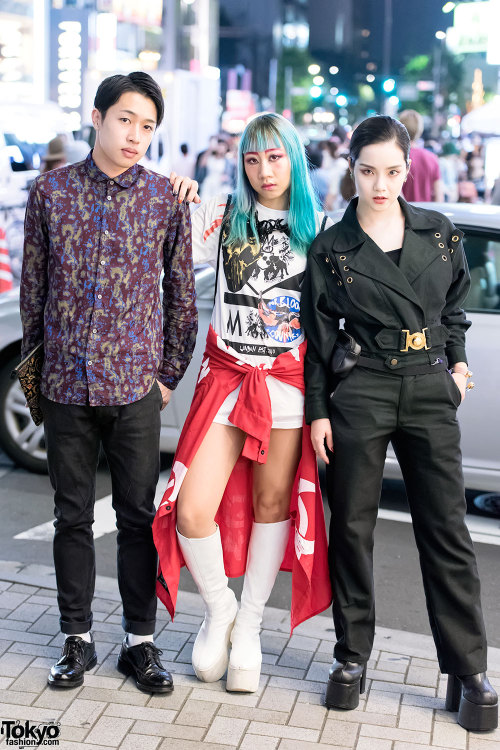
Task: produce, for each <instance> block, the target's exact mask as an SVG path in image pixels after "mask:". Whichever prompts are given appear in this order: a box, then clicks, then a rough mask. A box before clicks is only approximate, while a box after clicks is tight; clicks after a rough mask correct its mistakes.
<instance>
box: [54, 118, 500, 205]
mask: <svg viewBox="0 0 500 750" xmlns="http://www.w3.org/2000/svg"><path fill="white" fill-rule="evenodd" d="M399 119H400V120H401V122H403V124H404V125H405V126H406V128H407V130H408V132H409V134H410V138H411V144H412V145H411V151H410V158H411V168H410V175H409V178H408V180H407V182H406V184H405V186H404V188H403V195H404V197H405V198H406V200H408V201H420V202H429V201H437V202H448V203H455V202H459V203H476V202H487V203H493V204H495V205H500V169H499V177H498V179H497V180H496V182H495V184H494V186H493V188H492V189H488V188H487V186H486V182H485V153H484V152H485V149H484V144H483V143H482V141H481V139H480V138H479V137H476V139H475V140H474V141H462V140H460V139H456V140H451V139H450V140H446V141H443V142H439V141H437V140H433V139H430V138H427V137H426V133H425V131H424V120H423V118H422V116H421V115H420V114H419V113H418V112H417V111H415V110H404V111H403V112H401V113H400V115H399ZM351 133H352V131H350V132H349V131H348V130H346V129H344V128H342V127H340V126H337V127H335V129H334V130H333V131H332V133H331V135H330V136H329V137H328V138H326V139H324V140H312V141H310V142H309V143H308V144H307V146H306V151H307V156H308V159H309V166H310V171H311V178H312V182H313V185H314V188H315V190H316V193H317V196H318V199H319V201H320V203H321V205H322V207H323V208H324V209H325V210H327V211H334V210H336V209H341V208H345V207H346V206H347V204H348V203H349V201H350V199H351V198H352V197H353V195H354V186H353V182H352V180H351V179H350V176H349V170H348V168H347V155H348V151H349V140H350V136H351ZM238 140H239V138H238V136H232V135H228V134H227V133H218V134H217V135H213V136H212V137H211V138H210V141H209V144H208V146H207V148H206V149H204V150H202V151H201V152H199V153H198V154H196V153H193V152H192V151H191V149H190V146H189V144H187V143H182V144H181V146H180V148H179V152H178V154H177V156H176V157H174V159H173V160H172V161H171V163H169V164H162V163H160V165H158V166H159V171H162V172H165V173H167V172H168V173H169V172H170V171H171V170H173V171H174V172H176V173H177V174H179V175H184V176H187V177H190V178H194V179H195V180H197V181H198V183H199V186H200V190H199V192H200V197H201V199H202V201H206V200H207V199H209V198H211V197H214V196H216V195H218V194H220V193H223V192H230V191H231V190H234V188H235V187H236V184H235V181H236V171H237V170H236V154H237V149H238ZM89 148H90V147H89V145H88V143H86V142H85V141H78V140H76V141H71V142H70V141H69V140H68V139H67V138H65V136H63V135H58V136H57V137H56V138H54V139H53V140H52V141H50V143H49V144H48V147H47V151H46V153H45V155H44V156H43V158H42V163H41V166H40V171H41V172H46V171H49V170H50V169H55V168H57V167H61V166H64V165H65V164H71V163H74V162H77V161H80V160H81V159H84V158H85V156H86V155H87V153H88V151H89ZM148 166H151V167H152V168H153V169H155V165H154V164H152V163H149V164H148Z"/></svg>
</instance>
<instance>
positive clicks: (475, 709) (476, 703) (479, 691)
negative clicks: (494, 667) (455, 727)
mask: <svg viewBox="0 0 500 750" xmlns="http://www.w3.org/2000/svg"><path fill="white" fill-rule="evenodd" d="M446 710H447V711H458V723H459V724H460V726H461V727H463V728H464V729H468V730H469V731H471V732H487V731H490V730H492V729H496V728H497V726H498V696H497V694H496V692H495V689H494V688H493V687H492V686H491V684H490V682H489V680H488V678H487V677H486V672H480V673H479V674H471V675H466V676H464V677H459V676H458V675H454V674H450V675H448V687H447V689H446Z"/></svg>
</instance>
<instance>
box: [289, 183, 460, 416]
mask: <svg viewBox="0 0 500 750" xmlns="http://www.w3.org/2000/svg"><path fill="white" fill-rule="evenodd" d="M399 202H400V205H401V209H402V211H403V213H404V216H405V232H404V242H403V247H402V252H401V257H400V262H399V265H396V264H395V263H394V262H393V261H392V260H391V259H390V258H389V257H387V255H386V254H385V253H384V252H383V251H382V250H381V249H380V247H379V246H378V245H377V244H376V243H375V242H374V241H373V240H372V239H371V238H370V237H369V236H368V235H367V234H366V233H365V232H364V231H363V230H362V229H361V227H360V225H359V222H358V220H357V216H356V207H357V198H354V199H353V200H352V201H351V203H350V204H349V206H348V207H347V209H346V211H345V214H344V216H343V218H342V219H341V220H340V221H339V222H338V223H337V224H334V225H333V226H332V227H330V228H329V229H327V230H326V231H324V232H322V233H321V234H319V235H318V236H317V238H316V239H315V241H314V242H313V244H312V246H311V249H310V251H309V257H308V264H307V270H306V274H305V278H304V284H303V290H302V298H301V321H302V324H303V325H304V328H305V332H306V336H307V339H308V349H307V356H306V362H305V378H306V420H307V422H311V421H312V420H314V419H319V418H323V417H328V396H329V392H330V390H331V387H330V376H329V373H328V363H329V361H330V357H331V353H332V350H333V347H334V344H335V341H336V338H337V332H338V330H339V322H340V321H341V320H342V319H344V328H345V329H346V331H347V332H348V333H350V334H351V335H352V336H354V338H355V339H356V341H357V342H358V343H359V344H360V345H361V349H362V355H363V356H367V357H371V358H375V359H378V360H379V361H380V362H382V363H384V367H385V368H386V369H387V372H391V371H393V372H398V371H399V372H400V373H401V374H402V373H404V372H408V368H409V367H410V368H411V367H412V366H415V365H425V364H427V365H432V364H434V363H436V362H437V361H439V360H443V361H446V360H447V362H448V366H450V367H451V366H452V365H453V364H455V363H456V362H466V361H467V360H466V354H465V332H466V330H467V328H468V327H469V326H470V322H469V321H467V320H466V317H465V313H464V311H463V309H462V307H461V306H462V304H463V302H464V299H465V297H466V295H467V292H468V289H469V284H470V279H469V272H468V268H467V261H466V258H465V253H464V249H463V244H462V237H463V233H462V232H461V231H460V230H458V229H456V227H455V226H454V225H453V224H452V222H451V221H450V220H449V219H448V218H447V217H446V216H444V215H443V214H440V213H438V212H437V211H432V210H429V209H424V208H417V207H416V206H411V205H409V204H408V203H406V201H404V200H403V199H402V198H400V199H399ZM406 331H408V332H409V333H408V334H407V333H406ZM419 331H420V332H421V331H424V332H425V334H426V347H427V348H421V349H413V348H411V347H409V348H408V349H407V351H403V350H404V349H405V347H406V345H407V343H408V337H409V335H411V334H414V333H417V332H419Z"/></svg>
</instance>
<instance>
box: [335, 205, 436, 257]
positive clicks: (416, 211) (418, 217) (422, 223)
mask: <svg viewBox="0 0 500 750" xmlns="http://www.w3.org/2000/svg"><path fill="white" fill-rule="evenodd" d="M398 201H399V205H400V206H401V210H402V212H403V214H404V217H405V225H406V227H409V228H410V229H416V230H421V229H431V228H435V227H436V225H437V224H439V223H440V221H442V217H440V216H439V215H438V214H436V213H435V212H434V211H429V210H427V209H423V208H420V207H418V206H412V205H411V204H410V203H407V202H406V201H405V200H404V198H402V197H401V196H399V198H398ZM357 206H358V198H357V196H356V197H355V198H353V199H352V200H351V202H350V203H349V205H348V206H347V208H346V210H345V213H344V216H343V217H342V224H343V240H344V243H345V245H344V246H343V247H341V248H339V252H345V249H346V247H345V246H346V245H348V246H349V247H350V248H352V247H355V246H356V245H360V244H361V243H362V242H364V241H365V240H366V237H367V235H366V234H365V232H364V231H363V230H362V228H361V226H360V224H359V221H358V217H357V215H356V208H357Z"/></svg>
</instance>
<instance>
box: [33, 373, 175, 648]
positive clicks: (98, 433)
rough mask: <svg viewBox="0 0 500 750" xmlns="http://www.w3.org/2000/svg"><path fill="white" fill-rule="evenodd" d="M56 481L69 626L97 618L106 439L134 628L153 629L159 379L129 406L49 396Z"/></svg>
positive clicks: (64, 615) (86, 625) (63, 610)
mask: <svg viewBox="0 0 500 750" xmlns="http://www.w3.org/2000/svg"><path fill="white" fill-rule="evenodd" d="M41 406H42V410H43V417H44V428H45V440H46V444H47V455H48V465H49V475H50V481H51V483H52V487H53V488H54V493H55V494H54V502H55V517H56V520H55V521H54V526H55V534H54V566H55V571H56V580H57V600H58V604H59V611H60V615H61V617H60V623H61V630H62V632H63V633H67V634H75V633H85V632H87V631H88V630H89V629H90V628H91V626H92V598H93V595H94V586H95V550H94V537H93V533H92V524H93V522H94V502H95V480H96V469H97V463H98V458H99V448H100V445H101V443H102V446H103V449H104V452H105V454H106V458H107V460H108V465H109V468H110V472H111V479H112V493H113V508H114V510H115V512H116V526H117V529H118V537H117V547H118V557H117V567H118V585H119V588H120V594H121V598H122V604H123V627H124V630H125V631H126V632H127V633H135V634H137V635H150V634H152V633H154V629H155V619H156V594H155V582H156V569H157V555H156V550H155V547H154V544H153V535H152V531H151V525H152V523H153V518H154V515H155V509H154V497H155V490H156V485H157V483H158V475H159V471H160V455H159V437H160V407H161V393H160V389H159V387H158V385H157V384H156V383H155V384H154V385H153V387H152V389H151V390H150V392H149V393H148V394H147V396H145V397H144V398H142V399H140V400H139V401H135V402H134V403H132V404H126V405H124V406H74V405H72V404H60V403H56V402H55V401H49V399H47V398H45V397H43V396H42V398H41Z"/></svg>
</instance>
